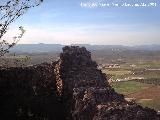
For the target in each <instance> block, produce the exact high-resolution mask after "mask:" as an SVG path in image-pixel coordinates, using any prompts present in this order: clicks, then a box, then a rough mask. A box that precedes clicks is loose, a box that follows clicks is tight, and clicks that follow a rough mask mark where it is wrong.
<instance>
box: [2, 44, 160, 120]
mask: <svg viewBox="0 0 160 120" xmlns="http://www.w3.org/2000/svg"><path fill="white" fill-rule="evenodd" d="M0 98H1V99H0V100H1V101H0V104H1V106H2V108H1V109H2V110H3V113H2V115H1V116H3V117H4V118H6V120H7V118H9V116H10V117H11V116H12V118H15V119H20V120H24V119H27V120H28V119H33V120H41V119H48V120H129V119H131V120H156V119H157V120H159V119H160V116H158V115H157V113H156V111H154V110H152V109H149V108H143V107H141V106H139V105H137V104H135V103H134V102H127V101H125V99H124V97H123V95H120V94H117V93H116V92H115V91H114V89H113V88H111V86H110V85H109V84H108V82H107V79H106V75H105V74H103V73H102V72H101V71H100V70H99V69H97V64H96V62H94V61H92V60H91V53H90V52H89V51H87V50H86V49H85V48H84V47H82V48H80V47H77V46H71V47H64V48H63V52H62V53H61V54H60V59H59V60H58V61H56V62H54V63H52V64H41V65H36V66H31V67H26V68H9V69H5V70H0ZM1 116H0V117H1Z"/></svg>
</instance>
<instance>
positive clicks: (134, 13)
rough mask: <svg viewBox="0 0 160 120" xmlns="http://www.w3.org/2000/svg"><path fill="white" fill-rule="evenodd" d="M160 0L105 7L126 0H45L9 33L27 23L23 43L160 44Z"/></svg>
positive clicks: (138, 1)
mask: <svg viewBox="0 0 160 120" xmlns="http://www.w3.org/2000/svg"><path fill="white" fill-rule="evenodd" d="M158 1H159V0H126V2H127V3H130V4H133V3H134V4H133V5H135V4H136V3H138V4H139V5H140V3H142V2H144V3H146V4H147V5H148V4H149V3H151V2H152V3H156V6H149V7H140V6H139V7H127V6H125V7H124V6H123V7H122V6H119V7H116V6H109V7H108V6H107V7H106V6H105V7H104V6H101V4H100V3H103V4H105V3H106V4H107V3H108V4H110V5H111V3H113V4H112V5H115V4H116V3H121V5H122V4H124V3H125V0H123V1H122V0H44V2H43V3H42V4H41V5H40V6H38V7H35V8H32V9H30V10H29V11H28V12H27V13H26V14H24V15H23V16H21V17H20V18H19V19H18V20H16V22H14V23H13V24H12V26H11V27H10V30H9V32H8V35H10V36H13V35H15V34H16V32H17V31H16V29H18V26H23V27H24V28H25V30H26V33H25V35H24V36H23V38H22V39H21V40H20V42H19V43H20V44H37V43H47V44H65V45H68V44H97V45H129V46H132V45H146V44H147V45H148V44H160V4H159V3H158ZM92 3H94V4H96V5H98V6H94V5H93V4H92ZM89 5H90V6H89ZM91 5H93V6H91Z"/></svg>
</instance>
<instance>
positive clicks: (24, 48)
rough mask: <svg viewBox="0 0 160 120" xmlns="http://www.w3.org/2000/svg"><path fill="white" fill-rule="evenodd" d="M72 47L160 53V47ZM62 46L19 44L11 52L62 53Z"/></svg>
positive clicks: (88, 45) (85, 45) (87, 45)
mask: <svg viewBox="0 0 160 120" xmlns="http://www.w3.org/2000/svg"><path fill="white" fill-rule="evenodd" d="M71 45H72V46H84V47H86V48H87V49H88V50H91V51H94V50H114V51H119V50H120V51H122V50H142V51H143V50H145V51H146V50H147V51H160V45H139V46H123V45H90V44H71ZM64 46H65V45H61V44H43V43H40V44H18V45H16V46H15V47H14V48H12V49H11V52H18V53H40V52H61V51H62V47H64Z"/></svg>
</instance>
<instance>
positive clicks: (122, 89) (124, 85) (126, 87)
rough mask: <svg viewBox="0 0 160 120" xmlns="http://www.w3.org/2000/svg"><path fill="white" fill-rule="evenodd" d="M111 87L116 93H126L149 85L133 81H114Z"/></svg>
mask: <svg viewBox="0 0 160 120" xmlns="http://www.w3.org/2000/svg"><path fill="white" fill-rule="evenodd" d="M112 87H113V88H114V89H115V91H116V92H117V93H120V94H124V95H128V94H130V93H134V92H138V91H141V90H144V89H147V88H149V87H150V85H148V84H144V83H139V82H135V81H127V82H115V83H112Z"/></svg>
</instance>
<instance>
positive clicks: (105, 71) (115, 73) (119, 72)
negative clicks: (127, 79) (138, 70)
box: [102, 69, 132, 76]
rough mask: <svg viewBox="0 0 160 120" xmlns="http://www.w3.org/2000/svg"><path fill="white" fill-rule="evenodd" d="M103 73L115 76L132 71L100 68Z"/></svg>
mask: <svg viewBox="0 0 160 120" xmlns="http://www.w3.org/2000/svg"><path fill="white" fill-rule="evenodd" d="M102 71H103V72H104V73H106V74H110V75H115V76H120V75H126V74H130V73H132V72H131V71H129V70H106V69H105V70H102Z"/></svg>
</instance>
